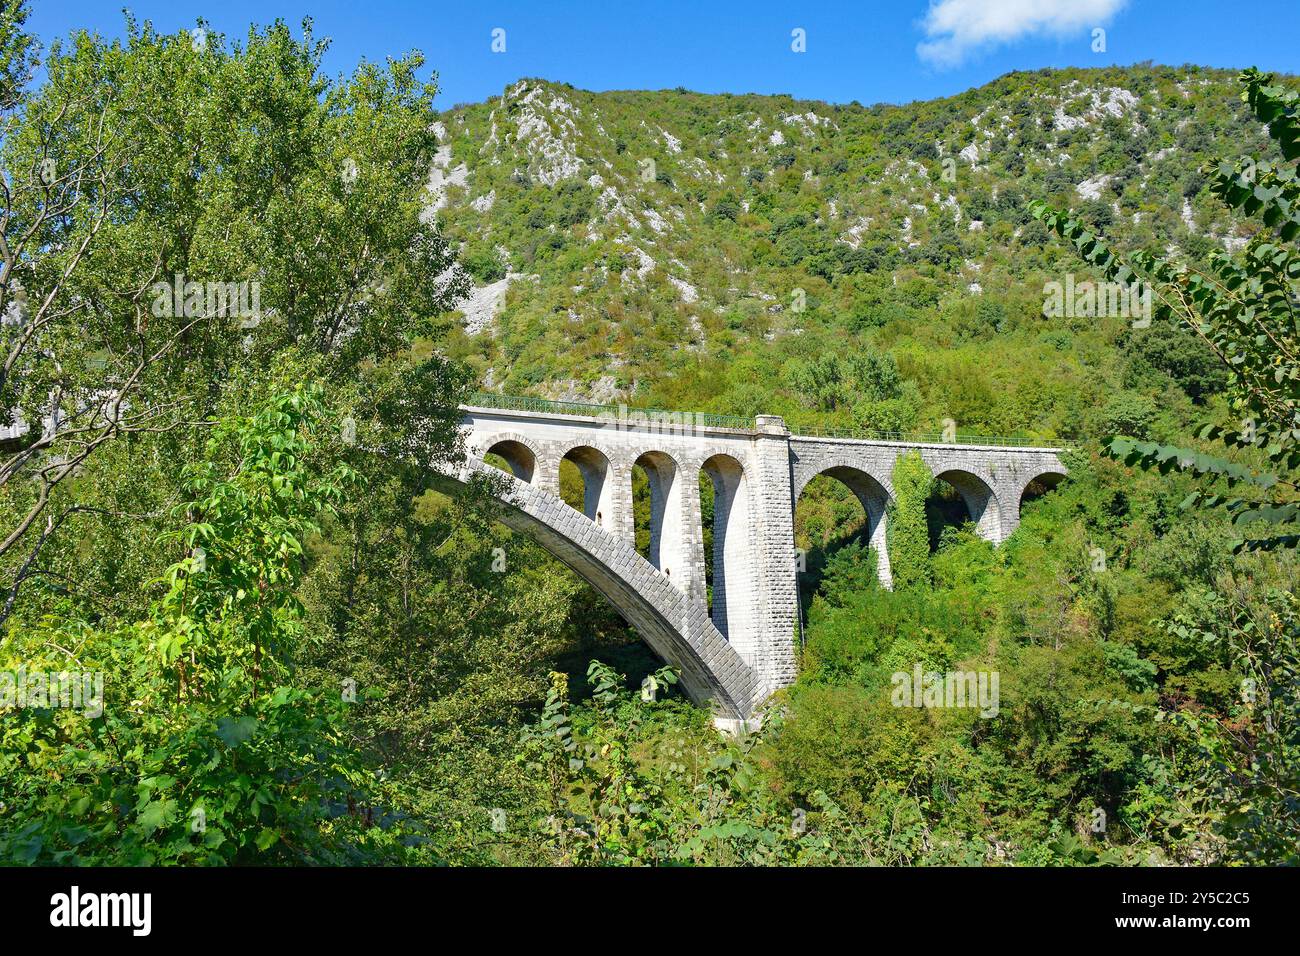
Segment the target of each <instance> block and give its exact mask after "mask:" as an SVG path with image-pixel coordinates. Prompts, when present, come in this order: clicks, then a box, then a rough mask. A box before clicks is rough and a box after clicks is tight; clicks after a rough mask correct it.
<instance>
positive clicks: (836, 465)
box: [794, 455, 894, 588]
mask: <svg viewBox="0 0 1300 956" xmlns="http://www.w3.org/2000/svg"><path fill="white" fill-rule="evenodd" d="M819 475H826V476H827V477H828V478H834V479H835V480H836V481H838V482H839V483H840V484H842V485H844V486H845V487H846V488H848V489H849V491H851V492H853V496H854V497H855V498H857V499H858V502H859V503H860V504H861V505H862V510H863V511H864V512H866V515H867V534H866V538H867V542H868V544H869V545H870V546H871V547H872V548H875V550H876V575H877V576H878V577H879V578H880V583H881V584H883V585H884V586H885V587H887V588H891V587H893V584H894V578H893V574H892V572H891V571H890V569H889V547H888V544H887V542H886V539H885V533H886V527H887V523H888V513H889V502H890V500H891V499H892V498H893V496H894V491H893V487H892V486H891V484H890V482H889V480H888V479H887V478H884V477H883V476H877V475H875V474H872V472H871V471H870V470H869V469H867V468H864V467H862V466H861V464H857V463H853V459H852V458H851V457H849V456H847V455H845V456H842V457H834V456H833V457H830V458H826V459H821V460H819V461H817V462H816V463H815V464H813V465H810V466H808V467H805V468H802V469H800V471H799V473H798V474H797V475H796V477H795V484H794V505H795V507H798V505H799V498H800V497H801V496H802V495H803V493H804V490H805V489H806V488H807V487H808V483H809V482H811V481H812V480H813V479H814V478H816V477H818V476H819Z"/></svg>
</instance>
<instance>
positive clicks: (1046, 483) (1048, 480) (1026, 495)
mask: <svg viewBox="0 0 1300 956" xmlns="http://www.w3.org/2000/svg"><path fill="white" fill-rule="evenodd" d="M1064 480H1065V475H1064V474H1062V473H1061V472H1058V471H1047V472H1044V473H1043V474H1041V475H1035V476H1034V477H1033V478H1031V479H1030V480H1029V483H1028V484H1026V485H1025V487H1024V490H1023V491H1021V492H1020V508H1021V510H1022V511H1023V510H1024V507H1025V505H1026V504H1029V503H1030V502H1033V501H1037V500H1038V499H1039V498H1042V497H1043V496H1045V495H1047V494H1048V493H1049V492H1052V491H1055V490H1056V489H1057V487H1058V486H1059V485H1060V484H1061V482H1063V481H1064Z"/></svg>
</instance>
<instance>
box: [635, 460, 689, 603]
mask: <svg viewBox="0 0 1300 956" xmlns="http://www.w3.org/2000/svg"><path fill="white" fill-rule="evenodd" d="M632 517H633V520H634V522H635V525H636V549H637V551H639V552H640V553H641V556H642V557H643V558H645V559H646V560H647V561H649V562H650V563H651V564H653V565H654V566H655V567H656V568H658V569H659V570H660V571H662V572H664V574H665V575H669V576H671V574H672V572H673V571H674V570H677V571H680V569H681V563H682V557H683V548H684V540H683V534H682V483H681V475H680V469H678V467H677V462H676V461H674V460H673V459H672V457H671V456H669V455H666V454H664V453H663V452H661V451H648V452H646V453H645V454H643V455H642V456H641V457H639V458H638V459H637V460H636V462H635V463H634V464H633V466H632ZM678 577H679V578H680V577H681V575H680V574H679V575H678Z"/></svg>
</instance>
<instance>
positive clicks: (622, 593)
mask: <svg viewBox="0 0 1300 956" xmlns="http://www.w3.org/2000/svg"><path fill="white" fill-rule="evenodd" d="M475 474H485V475H491V476H493V477H494V478H496V480H498V481H504V482H506V483H507V487H506V489H505V490H504V492H503V493H502V495H501V506H500V512H499V514H498V515H497V519H498V520H499V521H501V522H502V523H503V524H505V525H506V526H507V527H510V528H512V529H513V530H515V531H518V532H520V533H521V534H526V535H528V536H529V537H531V538H533V539H534V540H535V541H537V542H538V543H539V544H541V545H542V547H543V548H545V549H546V550H547V551H548V552H550V553H551V554H552V555H554V556H555V557H556V558H557V559H558V560H560V561H561V562H563V563H564V564H566V565H567V566H568V567H570V568H571V569H572V570H573V571H574V572H575V573H577V574H578V576H579V577H581V578H582V579H583V580H585V581H587V582H588V583H589V584H590V585H591V586H592V587H594V588H595V589H596V590H597V591H599V592H600V593H601V594H602V595H604V596H605V598H606V599H607V600H609V602H610V603H611V604H613V605H614V607H615V608H617V609H618V611H619V613H620V614H622V615H623V617H624V618H625V619H626V620H627V621H628V623H629V624H631V625H632V626H633V627H635V628H636V630H637V633H638V634H639V635H640V636H641V637H642V638H643V639H644V640H645V642H646V643H647V644H649V645H650V647H651V648H652V649H653V650H654V651H655V653H656V654H658V655H659V656H660V657H661V658H663V659H664V660H665V661H667V662H668V663H670V664H672V665H673V666H674V667H675V668H677V669H678V671H679V672H680V674H681V682H682V687H683V689H684V690H685V691H686V693H687V695H689V696H690V697H691V699H692V700H694V701H696V702H697V703H705V702H709V701H712V702H714V704H715V706H716V708H717V710H718V712H719V716H720V717H722V718H724V719H726V720H732V721H736V720H742V721H743V720H747V719H748V718H749V717H750V716H751V714H752V713H753V711H754V709H755V707H756V706H757V705H758V704H759V703H760V702H761V701H760V699H759V698H760V695H761V693H762V688H761V686H760V684H759V681H758V678H757V676H756V674H755V672H754V670H753V669H752V668H751V667H750V666H749V665H748V664H747V663H746V662H745V661H744V660H743V659H742V658H741V656H740V654H739V653H737V651H736V650H735V649H734V648H733V647H731V646H730V645H729V644H728V643H727V640H726V639H725V638H724V637H723V636H722V634H721V633H720V632H719V631H718V629H717V628H716V627H714V625H713V622H712V621H710V620H709V616H708V611H707V609H706V608H704V607H703V606H702V605H701V604H700V603H699V602H698V601H692V600H690V598H688V597H687V595H686V594H684V593H683V592H682V591H681V590H679V589H678V588H677V587H676V586H675V585H674V584H673V583H672V582H671V581H670V580H669V578H668V577H667V576H666V575H665V574H663V573H662V572H660V571H659V570H658V569H657V568H656V567H654V566H653V565H652V564H650V562H648V561H646V560H645V558H643V557H641V555H640V554H638V553H637V551H636V549H635V548H634V547H633V546H632V545H631V544H630V543H629V542H627V541H625V540H621V539H620V538H618V537H616V536H614V535H611V534H608V533H606V532H604V531H602V530H601V529H600V528H598V527H597V526H596V525H595V523H594V522H592V521H591V520H590V519H589V518H587V517H586V516H585V515H582V514H580V513H579V512H577V511H575V510H574V509H572V508H570V507H569V506H568V505H567V504H565V503H564V502H563V501H561V500H560V499H559V498H557V497H556V496H554V495H552V494H550V493H548V492H546V491H545V490H543V489H540V488H538V487H535V486H534V485H530V484H527V483H525V482H523V481H520V480H519V479H515V478H511V477H505V478H500V477H499V476H500V475H501V474H502V473H501V472H500V471H499V470H498V469H495V468H493V467H492V466H491V465H488V464H485V463H484V462H482V461H479V460H476V459H473V458H470V459H468V460H467V461H466V463H465V465H464V466H463V467H462V468H461V469H459V470H456V471H454V472H452V471H448V472H443V473H441V474H439V476H438V477H437V479H436V482H437V484H438V485H439V487H440V488H441V489H442V490H444V491H448V492H455V491H456V490H458V489H459V487H461V486H464V485H465V484H466V483H467V482H468V481H469V480H470V479H471V477H472V476H474V475H475Z"/></svg>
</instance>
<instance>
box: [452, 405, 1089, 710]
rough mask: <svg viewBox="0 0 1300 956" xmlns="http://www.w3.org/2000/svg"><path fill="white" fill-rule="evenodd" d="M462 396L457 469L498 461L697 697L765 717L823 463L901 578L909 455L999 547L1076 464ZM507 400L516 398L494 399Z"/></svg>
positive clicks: (788, 655) (525, 522) (509, 511)
mask: <svg viewBox="0 0 1300 956" xmlns="http://www.w3.org/2000/svg"><path fill="white" fill-rule="evenodd" d="M475 401H476V402H482V403H483V404H473V405H468V406H465V407H463V409H462V411H463V415H464V419H463V430H464V434H465V440H466V450H467V458H466V462H465V465H464V466H463V467H462V468H461V469H460V470H459V471H458V472H457V473H456V474H455V475H450V476H448V477H451V478H453V479H454V480H456V481H460V482H464V481H468V480H469V478H470V476H471V475H473V474H474V473H475V472H480V471H490V472H491V473H492V474H499V473H498V472H497V471H496V470H495V469H493V468H492V467H491V466H490V465H488V464H486V463H485V462H484V461H483V459H484V457H485V456H487V455H489V454H492V455H496V456H499V457H500V458H501V459H504V461H505V462H506V464H507V465H508V467H509V468H510V471H511V473H512V474H513V479H509V478H506V479H503V482H504V488H503V492H502V494H501V498H502V500H503V503H504V508H503V510H502V514H501V520H502V521H503V522H504V523H506V524H507V525H509V526H511V527H512V528H514V529H516V530H518V531H520V532H522V533H524V534H528V535H530V536H532V537H533V538H535V539H536V540H537V541H539V542H540V543H541V544H542V545H543V547H545V548H546V549H547V550H548V551H550V552H551V553H552V554H554V555H555V556H556V557H557V558H559V559H560V560H561V561H563V562H564V563H565V564H567V565H568V566H569V567H571V568H572V569H573V570H574V571H576V572H577V573H578V574H579V575H581V576H582V577H583V578H584V579H585V580H587V581H588V582H590V583H591V584H592V585H593V586H594V587H595V588H596V589H597V590H598V591H600V592H601V593H602V594H603V595H604V596H605V597H606V598H608V599H609V600H610V601H611V602H612V603H613V605H614V606H615V607H616V608H617V609H618V610H619V612H620V613H621V614H622V615H623V616H624V617H625V618H626V619H627V621H628V622H629V623H630V624H632V626H634V627H635V628H636V629H637V631H638V633H639V634H640V635H641V636H642V637H643V638H645V640H646V641H647V642H648V643H649V644H650V645H651V647H652V648H654V650H655V651H656V652H657V653H658V654H659V655H660V656H662V657H663V658H664V660H666V661H667V662H669V663H671V664H672V665H674V666H675V667H677V668H678V669H679V670H680V672H681V675H682V684H683V687H684V689H685V690H686V692H687V693H688V694H689V695H690V696H691V697H692V699H694V700H696V701H699V702H704V701H712V702H713V703H714V706H715V707H716V709H717V712H718V717H719V723H722V724H728V723H730V724H735V723H738V722H743V721H744V720H746V719H748V718H749V717H750V715H751V714H752V713H753V712H754V711H755V710H756V709H757V708H758V707H759V705H761V704H762V702H763V701H764V700H765V699H766V698H767V696H768V695H769V694H771V693H772V692H773V691H774V690H776V689H778V688H780V687H782V686H784V685H786V684H788V683H790V682H791V681H792V680H793V679H794V676H795V642H796V625H797V617H798V595H797V564H796V552H795V544H794V511H795V505H796V503H797V502H798V500H799V496H800V495H801V494H802V493H803V490H804V489H805V488H806V487H807V485H808V483H809V482H810V481H811V480H812V479H813V478H815V477H817V476H818V475H829V476H830V477H832V478H835V479H837V480H839V481H841V482H843V483H844V484H845V485H846V486H847V487H848V488H849V489H850V490H851V491H852V492H853V493H854V495H856V497H857V498H858V500H859V501H860V502H861V503H862V506H863V509H864V510H865V512H866V514H867V523H868V535H869V537H870V541H871V544H872V545H873V546H874V547H875V549H876V553H877V555H878V558H879V562H880V567H879V572H880V577H881V580H882V581H883V582H885V584H886V585H888V584H889V582H890V573H889V557H888V550H887V548H886V547H885V530H886V523H887V520H888V506H889V502H890V499H891V497H892V494H893V492H892V488H891V482H890V475H891V474H892V471H893V465H894V459H895V458H897V457H898V455H900V454H902V453H904V452H906V451H909V450H912V449H915V450H918V451H919V452H920V453H921V457H922V459H923V460H924V461H925V463H926V465H927V466H928V467H929V468H930V470H931V471H932V472H933V473H934V475H935V476H936V477H938V478H942V479H944V480H945V481H947V482H948V483H949V484H950V485H952V486H953V488H955V489H956V490H957V492H958V494H959V495H960V496H961V498H962V499H963V501H964V502H965V504H966V508H967V511H968V512H969V514H970V518H971V520H972V521H973V522H974V523H975V526H976V530H977V532H978V533H979V534H980V535H981V536H983V537H985V538H987V539H988V540H989V541H992V542H993V543H994V544H998V543H1000V542H1002V541H1003V540H1005V539H1006V538H1007V536H1009V535H1010V534H1011V533H1012V532H1013V531H1015V529H1016V527H1017V526H1018V525H1019V523H1020V503H1021V498H1022V496H1023V494H1024V492H1025V490H1026V488H1028V487H1029V485H1030V484H1031V483H1033V482H1035V481H1042V482H1045V483H1047V484H1054V483H1055V482H1056V481H1057V480H1059V479H1060V478H1061V477H1063V476H1064V475H1065V467H1064V466H1063V465H1062V463H1061V460H1060V458H1059V457H1058V450H1057V449H1055V448H1045V447H1023V446H1008V445H994V444H966V443H956V442H953V443H942V442H940V443H917V442H907V441H901V440H900V441H880V440H868V439H860V438H824V437H805V436H800V435H793V434H791V433H790V431H789V430H788V429H787V428H786V426H785V423H784V421H783V420H782V419H780V418H778V417H775V416H762V415H760V416H759V417H758V418H757V419H756V420H754V421H753V422H750V421H748V420H745V419H729V418H721V417H719V416H710V415H695V414H692V413H652V412H640V411H637V410H628V409H626V408H625V407H622V406H620V407H619V408H617V409H614V408H607V407H602V406H580V405H572V404H562V403H548V402H541V401H537V400H532V399H507V397H505V396H499V397H498V396H492V397H479V398H476V399H475ZM497 404H502V405H512V406H513V407H492V406H495V405H497ZM565 459H568V460H569V461H571V462H572V463H573V464H574V465H575V466H576V467H577V469H578V471H579V473H580V474H581V476H582V479H583V507H582V510H581V511H578V510H576V509H574V508H571V507H569V505H567V504H565V503H564V501H563V500H562V499H561V497H560V464H561V462H562V461H564V460H565ZM637 466H640V467H641V468H642V469H643V470H644V472H645V475H646V477H647V479H648V483H649V491H650V505H651V507H650V528H649V530H650V544H649V549H648V551H649V553H648V557H643V556H642V555H641V554H640V553H639V552H638V551H637V549H636V545H635V534H636V530H635V523H634V520H633V511H632V472H633V468H634V467H637ZM702 474H703V475H706V476H708V478H709V479H710V480H711V481H712V484H713V489H714V523H713V582H712V585H713V589H712V598H713V600H712V610H711V611H710V608H709V603H708V600H707V597H706V593H707V591H706V581H705V556H704V533H703V526H702V521H701V514H700V495H699V493H698V482H699V480H700V476H701V475H702Z"/></svg>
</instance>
